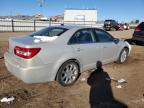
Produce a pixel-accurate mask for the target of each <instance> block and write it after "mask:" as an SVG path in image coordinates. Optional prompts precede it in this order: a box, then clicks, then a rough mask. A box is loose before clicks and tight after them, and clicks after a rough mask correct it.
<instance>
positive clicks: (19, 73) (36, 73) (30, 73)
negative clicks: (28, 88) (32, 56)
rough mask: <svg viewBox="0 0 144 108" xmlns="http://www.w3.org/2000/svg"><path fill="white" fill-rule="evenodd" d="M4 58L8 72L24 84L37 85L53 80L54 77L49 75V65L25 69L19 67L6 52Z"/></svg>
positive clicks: (50, 67)
mask: <svg viewBox="0 0 144 108" xmlns="http://www.w3.org/2000/svg"><path fill="white" fill-rule="evenodd" d="M4 58H5V65H6V67H7V69H8V71H9V72H10V73H12V74H13V75H14V76H16V77H17V78H18V79H20V80H22V81H23V82H25V83H39V82H46V81H53V80H54V79H55V75H54V74H52V73H51V69H52V65H51V64H49V65H44V66H35V67H27V68H26V67H22V66H20V65H19V64H18V62H16V61H15V60H14V59H13V58H12V56H11V55H10V54H9V53H8V52H6V53H5V54H4Z"/></svg>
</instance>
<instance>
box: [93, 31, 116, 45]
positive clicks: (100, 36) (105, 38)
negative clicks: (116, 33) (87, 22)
mask: <svg viewBox="0 0 144 108" xmlns="http://www.w3.org/2000/svg"><path fill="white" fill-rule="evenodd" d="M95 34H96V35H95V36H96V37H95V38H96V39H97V40H98V42H112V41H113V37H112V36H111V35H110V34H108V33H107V32H105V31H103V30H95Z"/></svg>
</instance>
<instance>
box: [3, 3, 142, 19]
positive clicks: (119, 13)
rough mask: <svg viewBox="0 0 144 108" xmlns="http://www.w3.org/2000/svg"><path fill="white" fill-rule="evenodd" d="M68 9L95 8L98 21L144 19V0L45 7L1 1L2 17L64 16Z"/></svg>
mask: <svg viewBox="0 0 144 108" xmlns="http://www.w3.org/2000/svg"><path fill="white" fill-rule="evenodd" d="M66 8H78V9H85V8H95V9H97V11H98V20H105V19H115V20H117V21H131V20H136V19H139V20H140V21H143V19H144V14H143V11H144V0H44V4H43V7H40V6H39V5H38V0H1V1H0V16H6V15H34V14H37V13H42V14H44V15H45V16H53V15H61V14H63V13H64V9H66Z"/></svg>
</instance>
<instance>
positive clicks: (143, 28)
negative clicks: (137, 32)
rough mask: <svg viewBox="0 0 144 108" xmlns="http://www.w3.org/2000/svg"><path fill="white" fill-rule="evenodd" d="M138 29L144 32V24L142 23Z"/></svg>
mask: <svg viewBox="0 0 144 108" xmlns="http://www.w3.org/2000/svg"><path fill="white" fill-rule="evenodd" d="M138 28H141V29H142V30H144V22H142V23H140V24H139V25H138Z"/></svg>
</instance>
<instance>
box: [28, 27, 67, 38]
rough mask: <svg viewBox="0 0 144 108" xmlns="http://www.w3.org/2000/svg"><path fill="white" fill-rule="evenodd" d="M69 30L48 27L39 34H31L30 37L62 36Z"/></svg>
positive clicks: (38, 32)
mask: <svg viewBox="0 0 144 108" xmlns="http://www.w3.org/2000/svg"><path fill="white" fill-rule="evenodd" d="M67 30H68V29H66V28H61V27H48V28H44V29H42V30H39V31H37V32H34V33H32V34H30V36H31V37H33V36H48V37H53V36H60V35H61V34H63V33H64V32H65V31H67Z"/></svg>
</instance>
